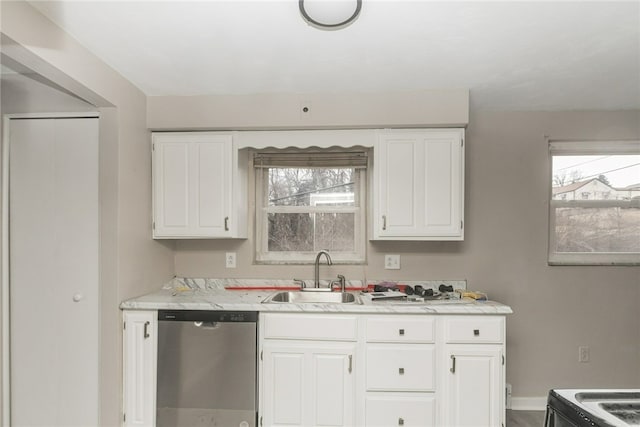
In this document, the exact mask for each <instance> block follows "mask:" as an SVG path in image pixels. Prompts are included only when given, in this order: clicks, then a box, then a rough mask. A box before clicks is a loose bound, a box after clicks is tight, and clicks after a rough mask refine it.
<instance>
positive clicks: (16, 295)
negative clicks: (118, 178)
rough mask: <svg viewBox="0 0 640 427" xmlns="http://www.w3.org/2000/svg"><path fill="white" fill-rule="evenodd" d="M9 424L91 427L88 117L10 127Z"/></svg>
mask: <svg viewBox="0 0 640 427" xmlns="http://www.w3.org/2000/svg"><path fill="white" fill-rule="evenodd" d="M9 159H10V164H9V169H10V179H9V222H10V225H9V227H10V230H9V231H10V237H9V239H10V240H9V257H10V285H9V286H10V340H11V341H10V347H11V421H12V425H13V426H27V425H28V426H45V425H46V426H95V425H98V354H99V353H98V339H99V335H98V334H99V330H98V314H99V311H98V309H99V305H98V244H99V240H98V119H96V118H74V119H12V120H11V121H10V158H9Z"/></svg>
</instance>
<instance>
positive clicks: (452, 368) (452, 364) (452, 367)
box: [449, 354, 456, 374]
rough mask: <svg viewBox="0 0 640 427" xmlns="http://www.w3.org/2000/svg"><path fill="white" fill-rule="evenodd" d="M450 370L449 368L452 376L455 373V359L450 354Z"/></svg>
mask: <svg viewBox="0 0 640 427" xmlns="http://www.w3.org/2000/svg"><path fill="white" fill-rule="evenodd" d="M451 362H452V363H451V368H449V370H450V371H451V373H452V374H455V373H456V357H455V356H454V355H453V354H452V355H451Z"/></svg>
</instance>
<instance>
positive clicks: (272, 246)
mask: <svg viewBox="0 0 640 427" xmlns="http://www.w3.org/2000/svg"><path fill="white" fill-rule="evenodd" d="M268 221H269V224H268V227H269V228H268V237H269V243H268V250H269V251H270V252H272V251H273V252H283V251H295V252H316V251H319V250H321V249H326V250H328V251H341V252H352V251H354V250H355V234H354V225H355V214H353V213H317V214H306V213H270V214H269V215H268Z"/></svg>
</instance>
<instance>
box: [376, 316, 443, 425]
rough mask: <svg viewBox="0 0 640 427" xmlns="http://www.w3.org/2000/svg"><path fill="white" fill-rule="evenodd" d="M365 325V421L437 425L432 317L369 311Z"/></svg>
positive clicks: (433, 326)
mask: <svg viewBox="0 0 640 427" xmlns="http://www.w3.org/2000/svg"><path fill="white" fill-rule="evenodd" d="M365 324H366V332H365V344H364V345H365V348H366V367H365V384H366V398H365V410H364V413H365V416H364V417H365V424H366V425H367V426H434V425H436V424H435V421H436V394H435V391H436V378H437V376H436V346H435V338H436V334H435V325H436V322H435V319H434V318H433V317H427V316H414V315H406V316H395V315H392V316H388V315H378V316H373V315H372V316H369V317H368V318H367V319H366V322H365Z"/></svg>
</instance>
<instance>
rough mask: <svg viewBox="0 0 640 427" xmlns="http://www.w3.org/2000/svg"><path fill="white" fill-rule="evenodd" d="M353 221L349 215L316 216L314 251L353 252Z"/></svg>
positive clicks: (326, 214) (330, 214) (352, 215)
mask: <svg viewBox="0 0 640 427" xmlns="http://www.w3.org/2000/svg"><path fill="white" fill-rule="evenodd" d="M354 220H355V215H354V214H351V213H319V214H316V230H315V237H316V250H321V249H326V250H328V251H341V252H353V251H354V250H355V242H354V234H353V233H354V226H355V224H354Z"/></svg>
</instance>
